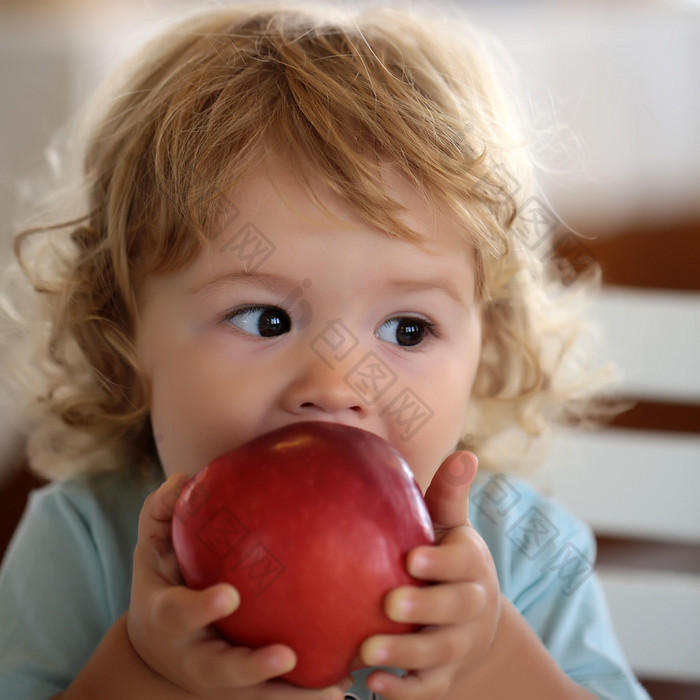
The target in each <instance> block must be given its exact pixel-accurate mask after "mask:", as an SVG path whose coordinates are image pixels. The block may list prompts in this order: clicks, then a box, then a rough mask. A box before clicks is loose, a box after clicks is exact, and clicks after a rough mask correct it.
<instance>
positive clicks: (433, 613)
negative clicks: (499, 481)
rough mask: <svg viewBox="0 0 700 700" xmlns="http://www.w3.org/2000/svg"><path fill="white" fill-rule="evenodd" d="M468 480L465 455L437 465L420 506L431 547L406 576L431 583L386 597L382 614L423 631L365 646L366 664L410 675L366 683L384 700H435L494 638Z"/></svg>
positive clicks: (491, 572) (489, 572)
mask: <svg viewBox="0 0 700 700" xmlns="http://www.w3.org/2000/svg"><path fill="white" fill-rule="evenodd" d="M475 474H476V458H475V457H474V455H472V454H471V453H468V452H459V453H455V454H452V455H450V456H449V457H448V458H447V459H446V460H445V461H444V462H443V463H442V465H441V466H440V468H439V469H438V471H437V473H436V474H435V477H434V478H433V481H432V482H431V484H430V487H429V488H428V490H427V492H426V495H425V500H426V503H427V505H428V510H429V511H430V515H431V517H432V519H433V523H434V526H435V534H436V545H435V546H425V547H417V548H416V549H414V550H413V551H412V552H411V553H410V554H409V557H408V569H409V572H410V573H411V574H412V575H413V576H415V577H416V578H420V579H424V580H427V581H433V582H435V585H429V586H426V587H423V588H416V587H411V586H408V587H401V588H397V589H395V590H393V591H392V592H391V593H390V594H389V595H388V596H387V599H386V603H385V610H386V613H387V615H388V616H389V617H390V618H391V619H393V620H396V621H400V622H415V623H418V624H421V625H425V627H424V628H423V629H421V630H420V631H419V632H417V633H414V634H405V635H378V636H375V637H371V638H370V639H368V640H366V642H365V643H364V644H363V647H362V659H363V661H364V662H365V663H366V664H369V665H372V666H376V665H382V666H390V667H395V668H403V669H410V671H409V673H407V675H405V676H403V677H397V676H395V675H392V674H389V673H386V672H384V671H377V672H375V673H372V675H371V676H370V678H369V680H368V682H367V685H368V686H369V687H370V688H371V689H372V690H373V691H374V692H376V693H379V694H380V695H382V697H384V698H386V700H413V699H416V700H418V699H420V700H425V699H426V698H430V700H438V699H439V698H443V697H446V696H447V693H448V692H449V690H450V688H451V686H452V685H453V683H454V681H455V678H456V677H457V676H458V675H461V674H464V673H468V672H469V669H470V668H473V667H475V666H476V665H478V663H479V661H480V660H481V659H482V658H483V656H484V655H485V653H486V651H487V650H488V649H489V647H490V645H491V642H492V641H493V638H494V636H495V631H496V624H497V622H498V617H499V612H500V589H499V585H498V579H497V576H496V569H495V565H494V563H493V559H492V558H491V554H490V552H489V550H488V548H487V546H486V544H485V542H484V541H483V540H482V539H481V537H480V536H479V535H478V534H477V532H476V531H475V530H474V529H473V528H472V527H471V526H470V525H469V522H468V520H467V507H468V506H467V496H468V494H469V488H470V486H471V483H472V480H473V479H474V476H475Z"/></svg>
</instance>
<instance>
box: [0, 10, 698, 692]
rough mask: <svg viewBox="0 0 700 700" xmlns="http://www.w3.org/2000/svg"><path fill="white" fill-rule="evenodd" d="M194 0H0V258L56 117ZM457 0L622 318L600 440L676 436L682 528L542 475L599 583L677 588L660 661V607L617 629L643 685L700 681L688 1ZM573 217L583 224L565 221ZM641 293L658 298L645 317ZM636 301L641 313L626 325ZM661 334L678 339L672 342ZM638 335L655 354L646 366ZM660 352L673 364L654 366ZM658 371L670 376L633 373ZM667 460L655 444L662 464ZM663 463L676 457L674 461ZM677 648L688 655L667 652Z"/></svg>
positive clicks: (553, 211) (561, 223)
mask: <svg viewBox="0 0 700 700" xmlns="http://www.w3.org/2000/svg"><path fill="white" fill-rule="evenodd" d="M439 4H440V3H438V2H436V3H431V6H433V5H435V6H437V5H439ZM197 6H201V3H196V4H195V3H194V2H189V3H188V2H185V1H184V0H182V1H179V2H176V1H174V0H173V1H171V2H165V1H164V0H0V96H1V99H0V222H1V224H0V229H1V230H2V232H3V235H4V236H5V237H4V239H3V240H2V241H0V243H2V246H3V247H2V248H1V249H0V250H1V251H2V255H3V259H7V256H9V255H10V252H9V245H8V240H7V235H9V232H10V230H11V227H12V224H13V222H14V221H16V220H17V218H18V217H19V216H20V214H21V213H23V206H24V204H23V202H26V200H27V198H29V199H31V183H32V181H33V178H34V177H35V176H36V175H37V173H39V174H40V173H41V172H42V171H43V169H45V163H46V151H47V146H48V145H49V144H50V142H51V139H52V137H53V136H54V134H55V133H56V130H57V129H59V128H60V127H61V126H62V125H64V124H65V123H66V121H67V120H69V119H70V118H71V117H72V116H73V115H74V114H75V113H76V111H77V110H78V109H79V108H80V107H81V106H82V105H83V104H84V103H85V100H86V99H87V98H88V97H89V95H90V94H91V93H92V91H93V90H94V89H95V87H96V86H97V84H98V83H99V82H100V80H101V79H102V77H103V76H104V75H105V74H106V73H107V72H108V71H109V70H110V69H111V68H112V67H113V66H114V65H115V64H116V63H117V62H118V61H119V59H120V58H122V57H123V56H125V55H126V54H128V53H129V52H130V51H131V50H132V49H133V48H135V47H136V46H137V45H138V44H139V43H140V42H141V41H142V39H144V38H145V37H146V36H148V35H150V34H151V33H153V32H154V31H155V30H156V29H157V28H158V26H159V25H161V24H162V23H164V22H166V21H168V19H169V18H170V17H171V16H172V15H173V14H175V13H177V12H179V11H181V10H183V9H192V8H194V7H197ZM444 6H445V7H448V6H447V5H444ZM451 6H452V7H459V8H461V9H466V11H467V13H468V15H471V17H472V18H473V19H474V20H475V21H476V22H478V23H479V24H481V25H482V26H484V27H485V28H486V29H488V30H490V31H491V32H492V33H493V34H494V35H495V36H496V37H497V38H498V39H499V40H500V42H501V43H502V44H503V46H504V47H505V49H506V51H507V52H509V53H510V54H511V56H512V57H513V59H514V63H515V65H516V67H517V69H518V70H519V71H520V73H521V74H522V76H523V79H524V81H525V83H524V84H525V87H526V94H527V96H528V100H527V103H528V105H529V108H530V111H531V113H532V116H533V118H534V120H535V122H537V121H538V120H542V124H541V125H542V126H546V127H547V128H546V129H545V133H548V134H549V135H551V136H553V138H552V139H546V140H543V141H542V143H538V144H537V148H536V150H537V151H538V156H539V157H540V158H541V160H542V162H543V164H544V166H545V168H546V171H547V172H544V173H543V174H542V177H541V185H542V187H543V192H544V194H543V196H542V197H541V198H539V199H538V200H537V202H535V203H533V210H532V212H531V216H533V217H536V219H537V220H538V221H539V222H541V226H542V230H543V233H544V234H546V235H547V236H548V237H550V238H551V239H553V240H554V242H555V247H556V248H557V250H558V251H559V253H560V262H559V263H558V265H559V267H560V271H561V274H562V276H563V278H564V279H565V281H566V282H567V284H574V283H575V282H576V280H577V277H578V275H579V274H581V273H582V272H584V271H585V269H586V268H587V267H589V266H590V263H591V262H592V261H595V262H597V263H599V264H600V266H601V267H602V270H603V281H604V283H605V289H606V291H609V292H610V294H609V297H608V298H607V301H606V302H605V303H604V304H603V306H602V307H601V312H600V313H601V315H602V316H604V317H605V321H606V323H607V324H608V326H609V327H610V328H611V330H612V332H613V333H615V332H616V331H618V332H619V333H620V334H621V335H622V340H621V341H620V343H619V345H621V346H624V345H625V344H626V345H627V346H628V348H627V350H625V349H624V348H622V349H620V348H617V349H618V350H619V351H620V353H622V354H621V355H620V358H619V359H620V361H621V362H622V363H623V364H624V363H626V364H627V365H628V367H626V368H625V369H630V373H631V375H633V376H632V379H633V381H632V382H631V383H630V384H629V385H626V386H627V388H626V389H625V391H626V394H625V396H626V398H632V399H634V400H635V406H634V408H632V409H631V410H630V411H628V412H626V413H625V414H623V415H622V416H621V417H620V418H619V419H617V420H616V421H615V423H614V424H613V426H612V428H611V430H612V431H617V432H614V433H610V432H606V439H607V437H608V436H609V435H611V434H613V435H614V436H615V439H617V437H618V436H623V437H624V439H625V440H627V441H628V442H630V436H632V438H633V441H634V442H635V444H636V445H637V446H639V444H642V443H641V442H640V441H641V440H646V439H647V438H649V439H653V440H655V439H656V437H657V436H659V437H660V438H662V439H663V440H664V441H671V440H673V444H674V447H673V448H671V447H668V448H667V447H666V445H670V444H671V443H670V442H661V443H658V446H656V447H654V449H658V450H659V452H658V454H660V455H662V457H663V456H666V455H673V454H676V453H675V452H674V451H673V450H675V449H676V448H675V445H677V444H679V443H682V446H683V450H684V451H682V456H680V457H678V460H676V462H677V464H678V465H680V466H679V467H678V469H679V471H678V473H677V475H676V476H673V477H671V476H667V477H666V483H667V484H668V486H669V488H670V489H671V490H670V491H669V495H668V498H667V499H666V500H667V506H668V508H669V511H673V512H675V514H676V515H678V518H679V522H680V526H679V528H678V529H677V530H676V531H671V530H672V529H671V528H668V529H667V530H665V531H664V532H661V533H659V532H656V531H653V530H652V529H649V530H648V531H644V532H642V533H640V532H638V531H636V529H635V528H636V525H634V523H636V522H639V521H641V520H642V519H644V518H643V517H640V516H639V515H638V514H637V515H635V514H631V515H629V517H628V514H627V513H626V511H625V508H626V506H624V505H623V501H624V502H625V503H626V502H627V501H634V498H635V497H636V503H637V505H638V506H639V509H641V511H640V512H643V513H644V515H646V512H647V509H648V510H653V506H652V504H651V503H649V502H647V501H645V498H646V496H645V495H644V494H646V492H642V491H639V492H638V493H637V489H631V488H630V487H629V485H627V486H622V487H621V488H622V492H621V494H618V495H616V494H615V493H614V492H612V491H611V493H613V496H611V498H615V499H617V500H614V501H611V503H613V504H614V506H606V508H607V510H606V511H605V512H603V513H602V516H601V510H602V509H601V506H600V503H599V502H598V501H597V500H596V499H597V496H596V494H595V492H594V493H592V494H591V495H590V496H585V495H582V494H583V492H584V491H585V489H582V488H580V484H581V483H582V482H581V481H576V477H575V476H573V477H565V478H560V477H557V476H555V477H552V478H551V479H550V480H549V481H548V482H547V483H546V485H547V487H548V488H550V489H551V490H553V491H554V492H555V494H557V495H561V496H562V499H563V500H565V501H567V502H568V503H570V505H571V507H572V508H573V509H574V510H576V511H577V512H579V513H580V514H581V515H582V516H583V517H586V518H587V519H589V520H590V521H592V522H593V525H594V527H595V528H596V532H597V534H598V536H599V542H600V566H601V567H603V566H607V565H610V566H611V567H612V570H613V572H614V575H613V577H612V578H611V581H612V583H611V584H610V585H611V589H610V590H611V594H612V593H613V592H614V590H617V589H614V585H616V583H615V582H616V581H617V582H619V577H618V578H617V579H616V578H615V575H617V573H615V572H619V571H621V570H622V569H624V571H626V572H627V571H634V572H635V573H634V576H637V575H639V576H645V575H647V574H648V575H649V576H648V577H647V578H648V579H649V580H652V579H653V582H655V585H656V583H658V581H662V583H663V586H662V587H661V588H659V590H658V591H657V592H659V593H660V598H661V599H662V600H670V597H669V596H670V594H669V593H668V591H673V592H674V595H675V594H676V593H678V592H679V591H680V592H681V593H682V595H681V596H680V597H679V598H677V599H676V598H673V600H674V601H675V600H678V601H679V603H678V607H677V609H676V612H675V614H676V615H678V618H679V620H681V618H685V624H686V627H687V628H688V630H689V632H688V635H689V636H683V635H684V634H685V632H683V633H677V628H676V624H678V625H680V624H681V623H682V620H681V621H679V622H678V623H676V622H671V621H670V618H669V617H664V616H667V615H670V614H671V613H670V612H667V609H666V608H663V607H660V608H659V615H660V618H659V619H660V620H661V622H659V623H658V624H660V625H662V626H663V624H664V622H665V623H667V626H668V627H669V630H667V637H668V639H673V638H676V642H677V643H678V644H677V647H678V649H680V650H677V649H676V648H674V649H673V651H671V652H670V660H669V662H668V663H667V664H664V663H660V662H657V661H658V657H659V651H658V648H659V647H658V645H657V646H653V645H651V639H652V638H653V637H655V635H656V634H657V632H658V624H657V627H656V628H655V627H653V626H652V625H646V626H644V625H643V626H642V627H637V628H633V627H630V628H629V630H626V631H625V632H624V634H622V633H621V636H622V637H623V643H624V644H625V646H628V648H629V650H630V655H631V657H632V658H633V660H634V662H635V665H636V668H637V669H638V672H639V673H640V675H642V676H643V677H644V681H645V684H646V685H647V687H648V688H649V689H650V691H651V692H652V694H653V697H655V698H661V699H667V700H671V699H675V700H679V699H680V698H685V699H688V698H700V643H698V641H697V640H698V631H697V630H700V621H699V620H700V583H699V582H700V514H699V513H698V509H697V507H696V506H695V504H696V503H697V501H698V497H700V488H698V484H699V483H700V481H699V478H700V447H699V446H698V442H697V441H698V439H700V438H698V433H700V389H699V388H698V387H699V385H700V368H699V365H698V358H700V303H699V301H698V300H699V299H700V0H696V1H692V0H686V1H685V2H684V1H682V0H676V1H675V2H674V1H671V0H648V1H641V0H640V1H637V2H634V1H632V0H610V1H608V2H605V1H604V0H598V1H586V0H563V1H556V0H549V1H540V2H535V1H534V0H532V1H529V0H501V1H497V2H486V1H485V0H482V1H480V2H471V3H467V2H457V1H456V0H453V2H452V3H451ZM557 125H559V126H560V127H562V128H556V127H557ZM572 230H573V231H576V232H577V233H578V234H580V236H578V237H572V236H570V232H571V231H572ZM611 300H612V301H611ZM650 309H657V311H655V313H657V315H656V316H649V317H648V319H649V320H646V319H647V316H645V314H646V313H647V311H648V310H650ZM636 310H639V312H638V313H639V316H637V311H636ZM631 316H634V317H635V318H636V319H637V324H636V326H634V327H632V328H631V329H630V330H629V331H628V330H627V329H626V326H624V324H625V323H626V322H628V321H629V320H630V317H631ZM657 319H661V320H657ZM669 319H670V320H669ZM674 319H675V320H674ZM667 322H668V324H667ZM659 324H661V325H659ZM623 326H624V328H625V330H624V331H622V330H620V329H622V328H623ZM681 343H684V345H682V344H681ZM668 348H678V350H677V352H676V354H675V355H674V354H673V353H671V354H668ZM642 350H643V351H644V352H647V351H648V352H650V353H651V355H650V356H652V359H650V360H649V362H650V363H651V364H652V365H653V366H651V369H649V367H650V365H647V364H644V362H646V360H644V361H643V360H642V358H641V352H642ZM637 365H638V366H637ZM668 367H673V368H675V369H676V378H673V379H671V378H669V377H667V376H666V374H665V370H666V368H668ZM635 372H636V377H637V380H634V375H635ZM659 372H660V374H661V375H663V376H661V378H660V379H659V382H660V383H661V384H663V385H664V387H670V388H668V390H666V388H661V389H660V388H659V386H657V385H656V384H655V383H654V381H655V380H654V381H652V382H649V381H645V380H646V379H647V378H648V377H651V376H652V375H654V376H656V375H657V374H659ZM678 377H680V379H679V378H678ZM671 385H673V386H671ZM0 409H1V410H2V418H3V420H1V421H0V499H1V501H0V505H1V508H0V510H1V511H2V523H1V527H0V546H1V548H0V554H1V553H2V551H4V547H5V546H6V543H7V540H8V538H9V537H10V535H11V532H12V530H13V528H14V526H15V524H16V521H17V519H18V518H19V516H20V514H21V511H22V509H23V507H24V503H25V498H26V493H27V491H28V489H30V488H32V487H34V486H36V485H37V484H38V483H39V482H38V480H36V479H35V478H34V477H32V476H31V475H30V474H29V473H28V471H27V469H26V465H25V464H24V461H23V449H22V425H21V424H20V423H19V422H18V419H17V418H16V411H14V410H13V408H12V405H11V402H10V400H9V399H8V398H6V397H5V395H4V393H3V390H2V381H0ZM641 436H643V437H641ZM650 436H651V437H650ZM655 445H656V443H655ZM577 449H578V448H577ZM650 449H651V448H650ZM596 454H598V453H596ZM645 454H646V455H647V456H648V455H650V454H656V453H654V452H653V449H651V451H649V450H646V449H645ZM679 454H680V453H679ZM596 459H597V458H596ZM602 459H603V458H602V457H601V460H602ZM613 459H617V458H615V457H613ZM620 459H622V460H623V461H624V459H625V458H620ZM634 459H635V460H636V458H634ZM674 460H675V458H672V457H670V456H669V458H668V460H666V459H664V468H665V467H666V464H665V462H666V461H668V462H669V463H672V462H674ZM601 464H602V461H601ZM635 466H636V461H635V463H634V464H632V465H631V467H632V469H633V471H632V473H633V474H634V467H635ZM627 467H628V469H629V468H630V465H629V464H628V465H627ZM649 468H650V469H654V470H655V471H654V473H653V475H651V474H650V475H642V476H641V477H640V478H639V483H642V482H646V483H647V486H648V485H651V488H652V491H651V492H650V495H649V498H650V499H653V498H655V493H654V492H655V491H657V490H658V489H659V488H660V489H663V488H664V487H663V485H661V486H659V483H663V479H664V477H663V475H661V476H658V475H659V464H658V463H657V462H656V461H655V462H654V463H653V464H651V466H650V467H649ZM669 469H671V471H670V472H669V474H675V473H676V472H673V471H672V469H673V464H670V465H669ZM603 474H605V472H603ZM562 479H563V480H562ZM588 480H589V481H590V478H589V479H588ZM671 487H672V488H671ZM640 488H643V487H640ZM632 492H634V494H636V496H634V494H633V493H632ZM586 498H589V499H590V500H589V501H586V500H585V499H586ZM593 501H596V502H595V503H594V502H593ZM596 508H597V510H596ZM639 509H638V510H639ZM611 510H614V511H615V515H616V517H615V518H611V517H610V511H611ZM679 514H680V515H679ZM618 516H619V517H618ZM635 518H636V520H635ZM658 519H659V520H663V517H661V516H659V518H658ZM620 523H622V525H620ZM630 523H632V524H630ZM679 533H680V534H679ZM640 562H641V564H640ZM654 577H656V578H654ZM630 580H632V581H640V580H641V579H640V578H633V579H630ZM606 585H607V584H606ZM624 590H625V592H624V593H623V594H622V598H624V599H626V600H627V599H629V597H630V596H629V595H628V593H627V589H624ZM645 591H646V589H645ZM640 600H642V599H640ZM646 600H647V599H646V598H644V599H643V601H646ZM654 604H655V603H654ZM615 605H617V604H615ZM639 605H640V606H641V605H647V603H646V602H641V603H640V604H639ZM674 605H675V603H674ZM613 612H614V615H620V625H621V626H622V627H624V626H625V625H627V624H630V625H633V624H635V622H636V624H639V621H638V620H636V617H637V614H636V613H635V612H629V611H628V612H619V613H618V612H617V611H616V610H614V611H613ZM639 614H641V612H640V613H639ZM624 616H628V617H629V619H627V618H625V617H624ZM674 619H675V618H674ZM696 628H697V629H696ZM693 630H695V632H693ZM663 646H664V647H668V644H667V643H666V642H663ZM681 647H682V649H681ZM688 647H690V648H688ZM683 653H684V654H685V657H684V659H685V660H684V661H683V663H678V664H675V663H674V659H675V658H678V657H679V655H682V654H683Z"/></svg>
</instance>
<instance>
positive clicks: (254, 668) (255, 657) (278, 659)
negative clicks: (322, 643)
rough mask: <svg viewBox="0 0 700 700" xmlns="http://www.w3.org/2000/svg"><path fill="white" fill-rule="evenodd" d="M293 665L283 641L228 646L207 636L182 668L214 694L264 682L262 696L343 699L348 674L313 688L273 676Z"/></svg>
mask: <svg viewBox="0 0 700 700" xmlns="http://www.w3.org/2000/svg"><path fill="white" fill-rule="evenodd" d="M295 665H296V656H295V655H294V652H293V651H292V649H290V648H289V647H287V646H285V645H283V644H272V645H270V646H267V647H261V648H259V649H248V648H245V647H232V646H231V645H229V644H226V643H225V642H222V640H218V641H217V640H211V643H210V644H207V645H203V646H201V647H198V648H197V649H196V650H195V653H194V654H192V655H189V656H188V658H187V668H186V669H185V670H186V671H187V673H188V674H190V678H192V679H194V681H195V682H197V683H198V686H199V688H200V689H202V690H205V691H206V692H208V693H212V694H213V693H216V696H217V697H222V693H221V692H217V691H219V690H220V689H223V688H239V689H242V688H248V687H251V688H252V687H255V686H258V685H260V684H263V683H264V684H265V692H264V697H266V698H267V697H269V698H275V700H287V699H288V700H300V698H303V699H304V700H343V698H344V697H345V691H346V690H348V689H349V688H350V687H351V686H352V679H351V678H350V677H347V678H344V679H342V680H341V681H339V682H338V683H337V684H335V685H333V686H329V687H327V688H319V689H315V690H310V689H306V688H299V687H297V686H294V685H290V684H289V683H286V682H282V681H276V680H275V679H276V678H278V677H279V676H281V675H283V674H285V673H288V672H289V671H291V670H292V669H293V668H294V666H295ZM224 697H227V698H228V697H229V696H228V695H225V696H224ZM232 697H236V698H237V697H240V693H239V692H236V693H234V694H233V695H232ZM256 697H258V695H256Z"/></svg>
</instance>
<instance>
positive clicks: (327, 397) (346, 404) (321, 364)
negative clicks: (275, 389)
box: [282, 352, 367, 420]
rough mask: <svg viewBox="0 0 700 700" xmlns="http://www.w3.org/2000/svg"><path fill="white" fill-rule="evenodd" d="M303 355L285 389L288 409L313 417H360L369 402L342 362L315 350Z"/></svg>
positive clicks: (284, 394) (286, 408) (284, 401)
mask: <svg viewBox="0 0 700 700" xmlns="http://www.w3.org/2000/svg"><path fill="white" fill-rule="evenodd" d="M304 359H305V362H303V363H301V364H297V365H296V369H295V371H294V373H293V375H292V379H291V381H290V382H289V383H288V384H287V386H286V387H285V389H284V390H283V395H282V403H283V408H284V409H285V410H286V411H288V412H290V413H292V414H294V415H298V416H304V417H305V418H308V419H310V420H313V419H314V418H318V419H326V420H328V419H329V418H334V419H338V420H343V419H349V418H351V417H352V418H355V419H357V418H359V417H362V416H364V415H366V414H367V406H366V404H365V403H364V402H363V401H362V397H361V395H360V394H359V393H358V391H357V390H356V388H355V387H354V386H353V383H352V381H351V379H350V378H349V377H348V376H347V368H345V367H344V365H343V364H342V363H328V361H327V360H325V359H323V358H321V357H317V356H316V355H314V354H313V352H311V353H310V354H309V355H308V356H307V357H306V358H304Z"/></svg>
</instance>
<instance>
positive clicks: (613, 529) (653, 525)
mask: <svg viewBox="0 0 700 700" xmlns="http://www.w3.org/2000/svg"><path fill="white" fill-rule="evenodd" d="M549 463H550V467H549V469H548V470H547V471H546V472H545V473H544V474H543V475H541V476H540V477H538V478H537V483H538V485H540V486H541V487H542V488H544V489H545V490H548V491H551V492H552V493H553V495H554V496H555V497H556V498H557V499H559V500H560V501H561V502H563V503H564V504H565V505H567V506H568V507H569V508H570V509H571V510H572V511H573V512H574V513H576V514H577V515H579V516H580V517H581V518H583V519H584V520H585V521H586V522H588V523H589V524H590V525H591V526H592V527H593V528H594V530H595V531H596V532H598V533H599V534H603V535H611V536H619V537H630V538H643V539H654V540H674V541H679V542H688V543H698V542H700V507H698V500H699V498H700V435H697V436H696V435H686V434H678V433H654V432H642V431H637V430H629V429H615V430H602V431H599V432H593V433H581V434H576V433H573V432H572V433H568V432H567V433H565V434H563V435H562V437H561V440H560V441H559V443H558V444H557V445H556V446H555V448H554V450H553V451H552V454H551V455H550V459H549Z"/></svg>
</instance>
